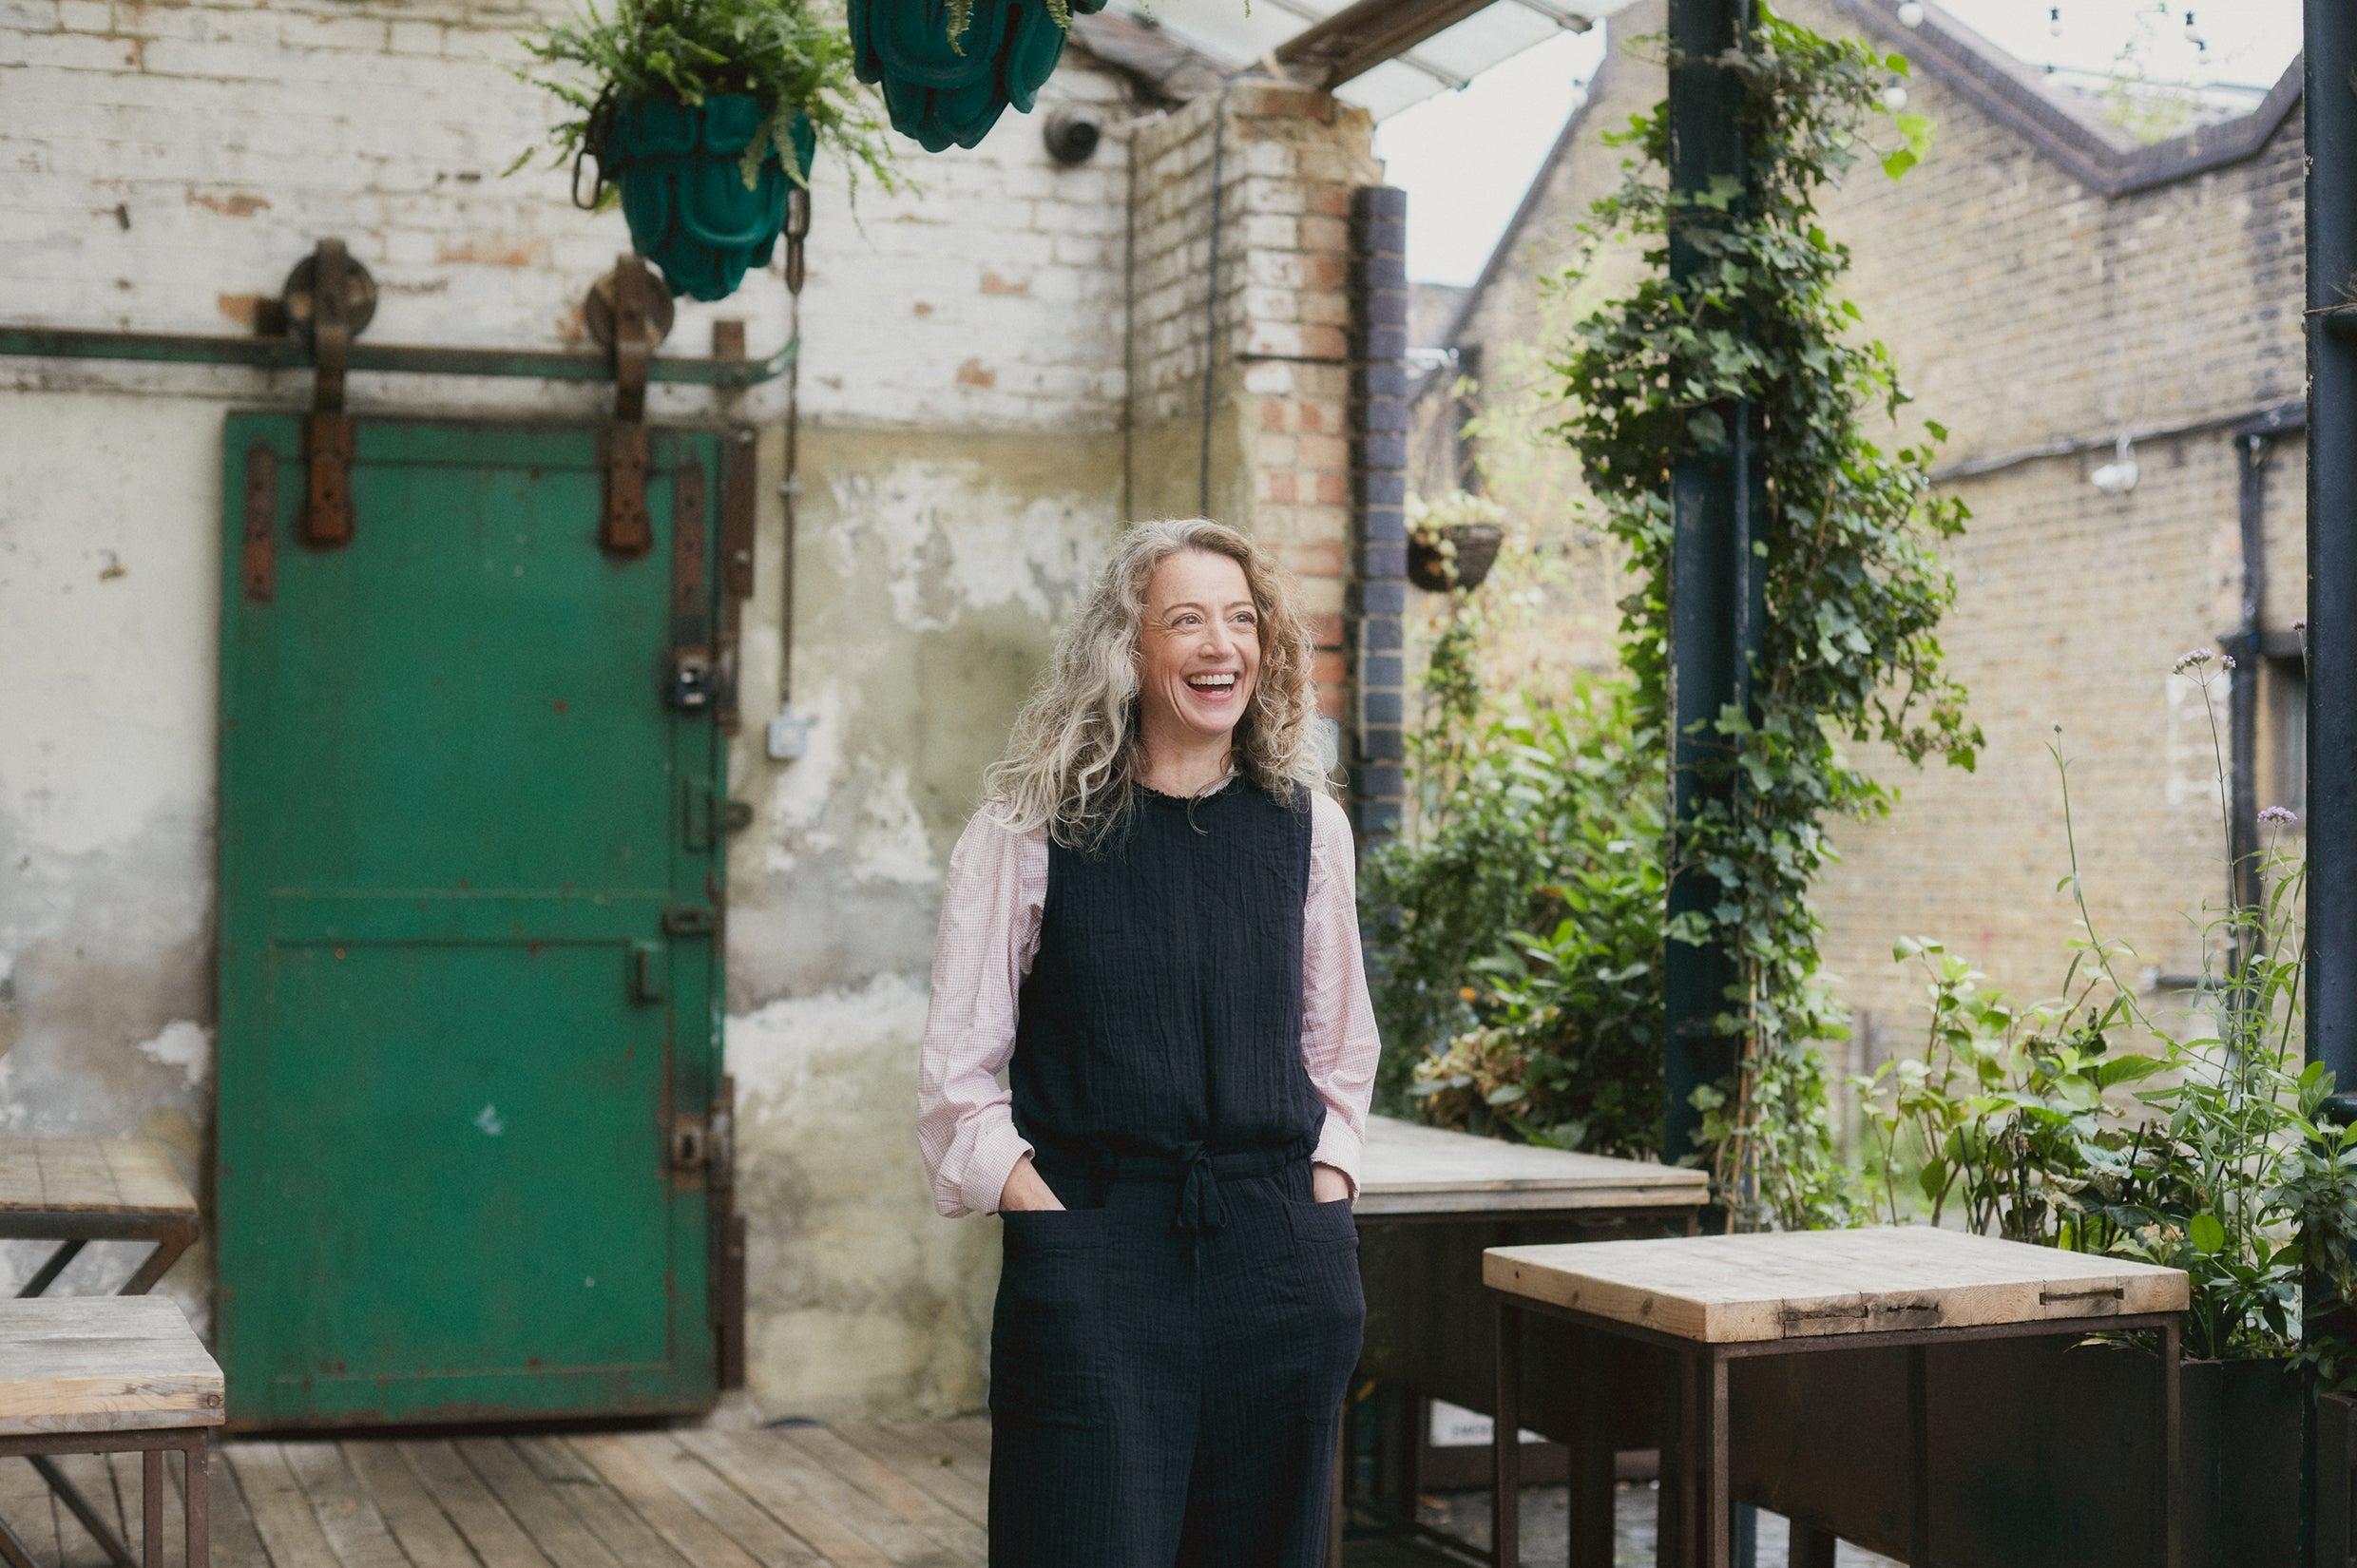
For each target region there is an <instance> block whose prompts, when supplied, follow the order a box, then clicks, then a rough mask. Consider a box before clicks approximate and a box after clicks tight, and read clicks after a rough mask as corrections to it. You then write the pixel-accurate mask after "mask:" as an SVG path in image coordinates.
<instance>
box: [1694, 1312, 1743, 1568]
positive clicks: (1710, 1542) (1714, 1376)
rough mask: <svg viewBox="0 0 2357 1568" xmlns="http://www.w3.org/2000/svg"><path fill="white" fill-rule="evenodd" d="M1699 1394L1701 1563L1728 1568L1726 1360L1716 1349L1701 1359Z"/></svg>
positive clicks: (1730, 1506) (1730, 1509)
mask: <svg viewBox="0 0 2357 1568" xmlns="http://www.w3.org/2000/svg"><path fill="white" fill-rule="evenodd" d="M1696 1391H1697V1392H1698V1393H1699V1394H1700V1395H1701V1401H1700V1403H1701V1405H1702V1441H1701V1442H1700V1443H1699V1444H1696V1446H1697V1447H1699V1448H1700V1449H1701V1450H1702V1453H1701V1456H1700V1457H1701V1461H1702V1470H1703V1477H1702V1487H1701V1491H1702V1561H1703V1564H1704V1568H1732V1565H1733V1564H1734V1514H1735V1500H1734V1487H1733V1485H1732V1484H1731V1483H1730V1482H1731V1479H1732V1473H1733V1470H1734V1463H1733V1456H1732V1454H1731V1453H1730V1452H1729V1442H1728V1439H1729V1433H1728V1425H1729V1423H1728V1420H1727V1358H1726V1356H1725V1355H1724V1354H1722V1353H1721V1352H1720V1351H1719V1350H1718V1349H1717V1348H1712V1349H1711V1350H1710V1351H1708V1352H1707V1353H1706V1354H1705V1356H1704V1358H1703V1367H1702V1386H1701V1387H1700V1388H1699V1389H1698V1390H1696Z"/></svg>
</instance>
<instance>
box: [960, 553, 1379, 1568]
mask: <svg viewBox="0 0 2357 1568" xmlns="http://www.w3.org/2000/svg"><path fill="white" fill-rule="evenodd" d="M1311 658H1312V649H1311V641H1310V636H1309V632H1308V629H1307V627H1306V625H1305V623H1304V622H1303V621H1302V619H1301V617H1300V614H1299V613H1298V612H1297V611H1296V610H1295V609H1294V607H1293V599H1292V595H1291V592H1290V590H1289V589H1288V586H1287V584H1286V583H1285V580H1284V579H1283V577H1282V576H1281V575H1280V574H1279V573H1278V571H1277V569H1276V568H1275V567H1274V564H1272V563H1271V562H1270V561H1269V559H1268V558H1267V557H1266V556H1265V555H1263V554H1262V553H1261V551H1260V550H1259V549H1258V548H1257V547H1255V545H1253V544H1252V542H1251V541H1250V540H1248V539H1246V538H1245V537H1244V536H1243V535H1242V534H1239V533H1237V532H1236V530H1234V529H1233V528H1227V527H1222V526H1219V525H1218V524H1216V523H1207V522H1201V521H1194V522H1172V523H1147V524H1140V525H1139V526H1136V527H1134V528H1132V529H1131V530H1130V531H1129V533H1128V534H1127V535H1126V536H1124V538H1123V539H1122V541H1121V547H1120V549H1119V550H1118V551H1117V552H1116V554H1115V556H1114V559H1113V560H1112V562H1111V563H1110V564H1107V566H1106V567H1105V569H1104V571H1103V573H1102V575H1101V576H1100V577H1099V579H1098V581H1097V583H1096V585H1095V587H1094V589H1093V591H1092V592H1091V594H1090V596H1089V598H1088V601H1087V602H1086V603H1085V604H1084V605H1083V606H1082V608H1081V610H1080V612H1079V613H1078V614H1077V615H1076V616H1075V617H1074V618H1073V620H1072V622H1071V624H1070V625H1069V626H1068V627H1067V628H1066V629H1065V631H1064V637H1063V639H1062V640H1061V641H1059V643H1058V644H1057V648H1056V653H1055V658H1054V660H1053V662H1052V664H1051V665H1050V668H1049V671H1048V673H1047V675H1046V677H1045V678H1044V679H1043V681H1042V682H1041V684H1040V686H1039V688H1038V689H1037V690H1036V691H1035V692H1034V693H1033V694H1032V697H1031V698H1030V700H1029V702H1028V703H1027V704H1026V705H1025V708H1024V711H1023V713H1022V716H1021V717H1019V718H1018V719H1017V720H1016V724H1015V733H1014V738H1013V741H1012V743H1011V744H1010V746H1009V748H1008V751H1007V754H1006V758H1005V760H1003V761H1002V762H1000V763H999V764H998V765H997V767H995V768H994V769H992V770H991V773H990V777H989V799H988V801H987V804H986V805H985V806H984V807H983V809H982V810H981V811H980V812H978V813H975V816H974V818H973V820H972V821H971V822H970V823H968V825H967V828H966V832H965V833H964V835H963V836H962V837H960V838H959V840H958V845H957V849H956V851H955V852H954V853H953V854H952V855H951V856H950V860H949V888H948V891H947V895H946V898H945V901H944V906H943V909H942V916H941V938H940V945H939V947H937V948H936V950H935V953H934V958H933V989H932V1010H931V1015H930V1017H929V1020H928V1022H927V1024H926V1030H925V1047H924V1061H923V1065H922V1068H921V1072H920V1082H919V1087H918V1126H917V1136H918V1143H919V1145H920V1147H921V1148H922V1150H923V1153H924V1156H925V1162H926V1166H927V1169H928V1170H929V1173H930V1175H931V1177H932V1184H933V1196H934V1201H935V1203H936V1205H937V1206H938V1207H939V1208H940V1210H941V1212H942V1213H943V1214H949V1215H952V1216H954V1215H958V1214H976V1213H984V1214H987V1213H991V1212H994V1211H995V1212H997V1213H999V1214H1003V1215H1004V1216H1005V1226H1004V1231H1003V1236H1004V1245H1005V1261H1004V1265H1003V1269H1002V1272H1001V1274H1000V1279H999V1295H998V1307H997V1312H996V1316H995V1320H994V1322H993V1325H992V1328H991V1334H990V1410H991V1416H992V1427H991V1439H992V1452H991V1463H990V1562H991V1564H992V1568H1172V1565H1173V1564H1184V1565H1186V1568H1214V1565H1217V1568H1311V1565H1312V1564H1314V1563H1320V1562H1322V1561H1323V1560H1324V1552H1325V1539H1326V1515H1327V1499H1328V1495H1329V1484H1330V1482H1329V1478H1330V1476H1331V1474H1332V1461H1333V1452H1334V1441H1335V1432H1336V1427H1337V1425H1339V1422H1340V1419H1341V1405H1342V1396H1343V1393H1344V1390H1345V1388H1346V1386H1347V1385H1348V1383H1349V1380H1350V1375H1351V1367H1353V1366H1354V1365H1355V1363H1356V1361H1357V1358H1358V1349H1359V1331H1360V1329H1361V1326H1362V1324H1363V1322H1364V1320H1365V1317H1366V1305H1365V1302H1364V1301H1363V1299H1362V1298H1361V1296H1360V1294H1359V1282H1358V1254H1357V1233H1356V1231H1355V1229H1354V1227H1353V1225H1352V1221H1351V1197H1352V1196H1353V1195H1354V1194H1355V1192H1356V1183H1357V1172H1358V1156H1359V1145H1360V1142H1361V1140H1362V1138H1364V1137H1365V1133H1366V1125H1367V1102H1368V1097H1369V1095H1370V1090H1371V1087H1372V1084H1373V1080H1374V1067H1375V1055H1376V1037H1375V1027H1374V1016H1373V1011H1372V1008H1371V1007H1370V1004H1369V1002H1368V998H1367V980H1366V973H1365V969H1364V966H1363V965H1362V963H1361V959H1360V954H1359V946H1358V920H1357V914H1356V909H1355V904H1354V893H1353V889H1352V884H1353V871H1352V858H1351V829H1350V823H1349V819H1348V818H1347V817H1346V816H1345V815H1344V814H1343V811H1342V808H1341V807H1340V806H1338V805H1336V804H1335V803H1334V801H1333V800H1332V798H1330V797H1329V796H1328V795H1327V794H1325V791H1324V784H1325V780H1324V777H1323V774H1322V770H1321V768H1320V766H1319V762H1318V755H1317V754H1318V746H1317V736H1316V734H1315V726H1316V724H1317V701H1316V692H1315V687H1314V685H1313V680H1312V676H1311ZM1002 1067H1004V1068H1007V1069H1008V1079H1009V1083H1010V1087H1009V1088H1008V1089H1001V1088H1000V1087H999V1086H998V1081H997V1074H998V1072H999V1070H1000V1069H1001V1068H1002Z"/></svg>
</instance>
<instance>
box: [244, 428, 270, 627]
mask: <svg viewBox="0 0 2357 1568" xmlns="http://www.w3.org/2000/svg"><path fill="white" fill-rule="evenodd" d="M242 544H243V550H242V552H241V553H240V557H239V574H238V575H239V577H240V579H241V580H242V582H243V583H244V589H245V602H247V603H249V604H267V603H269V602H271V601H273V600H275V599H277V598H278V453H277V452H274V451H272V450H271V449H270V444H269V443H268V442H266V441H257V442H255V443H254V444H253V445H252V446H250V447H248V448H246V449H245V527H244V531H243V536H242Z"/></svg>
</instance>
